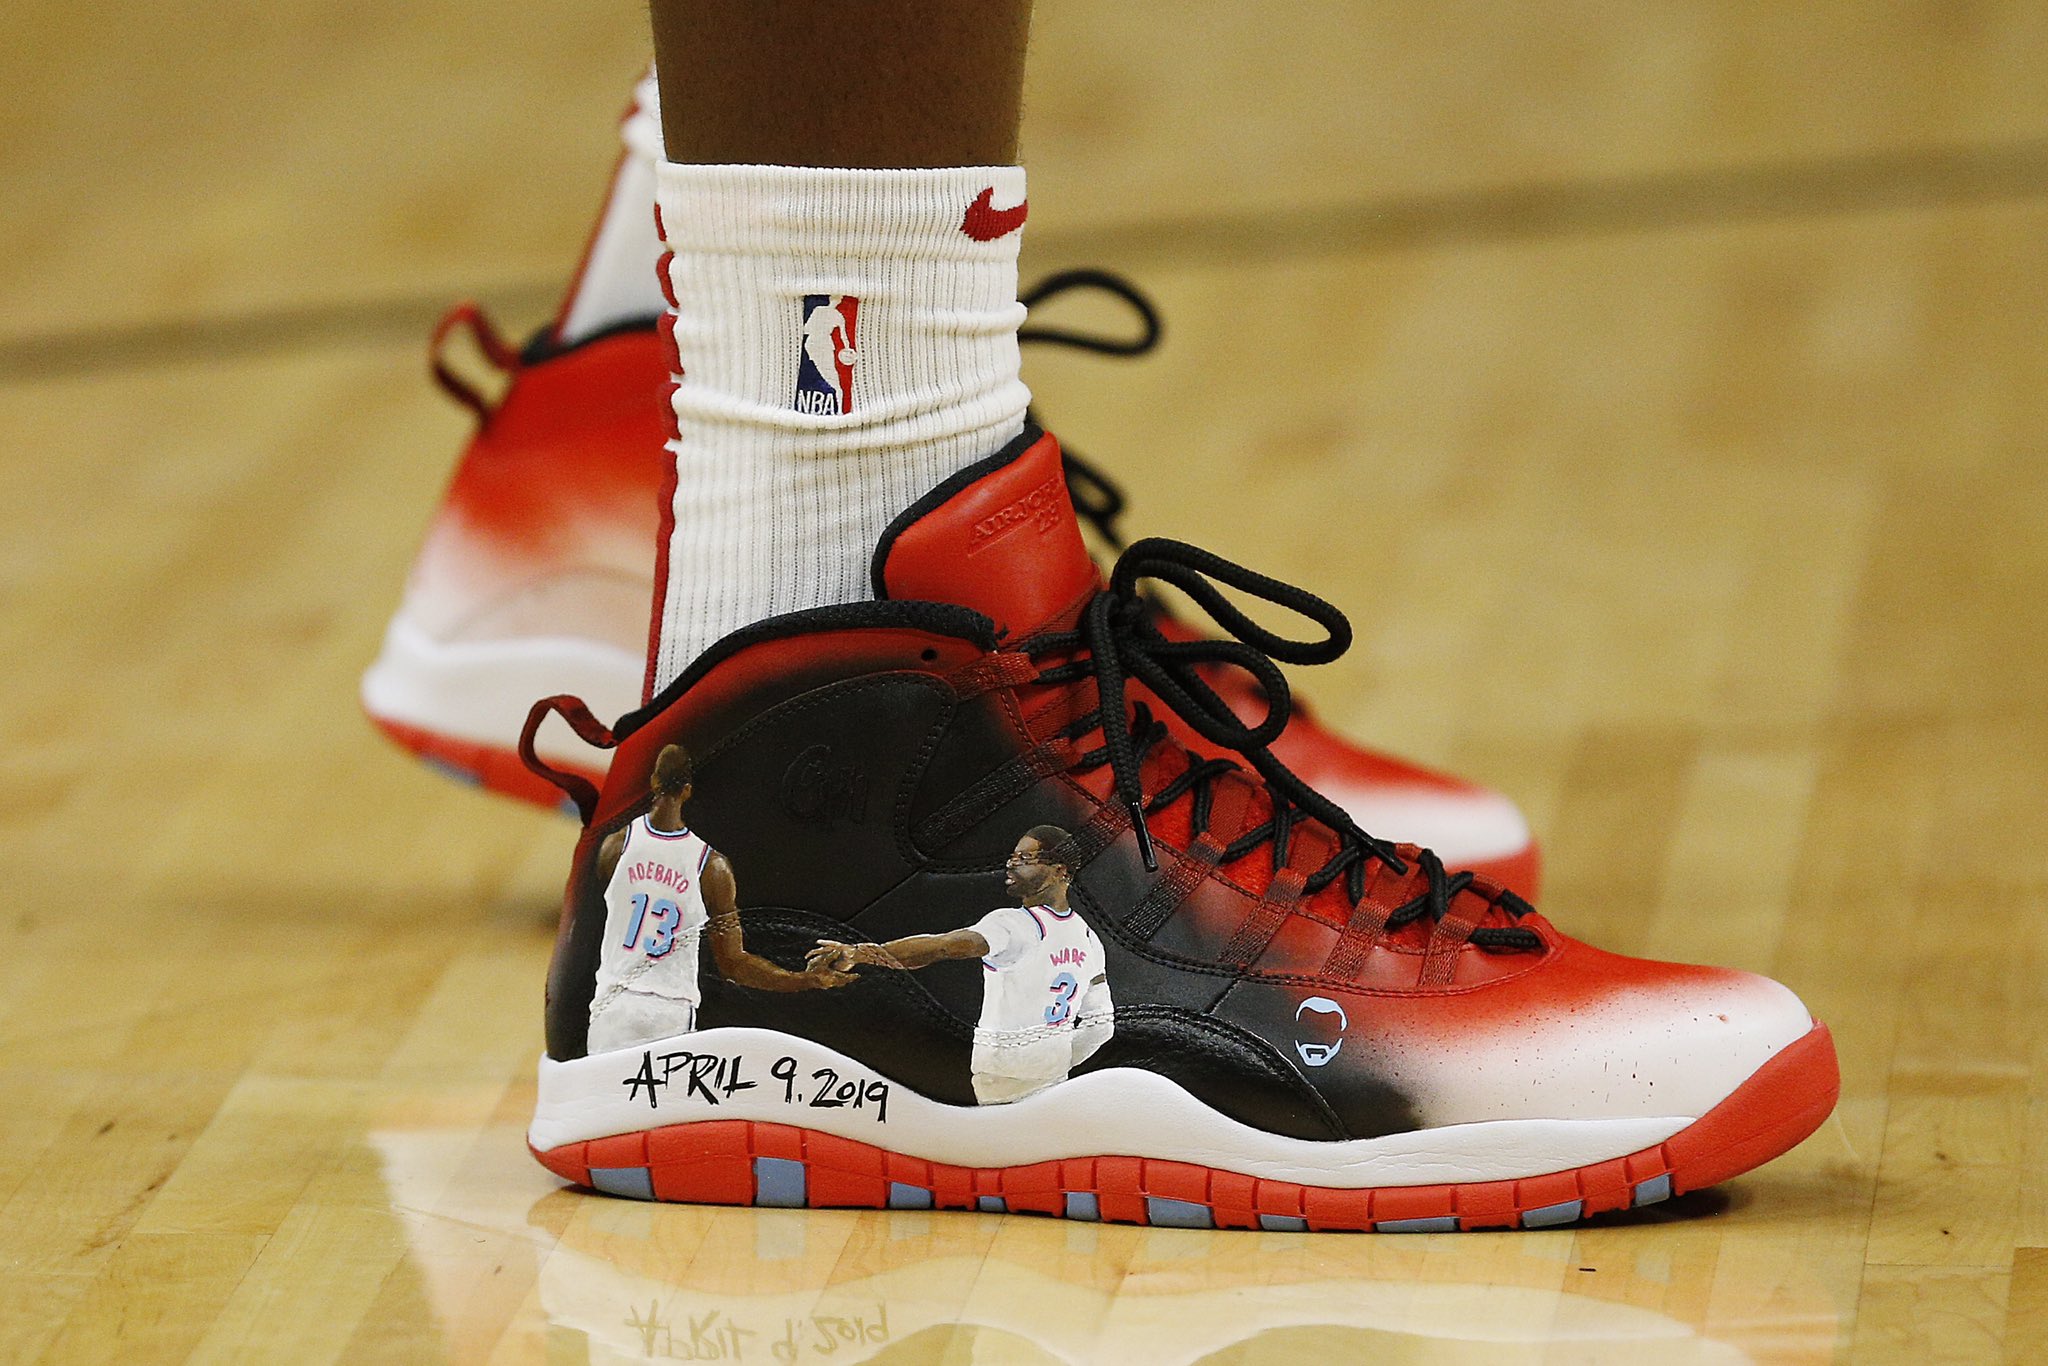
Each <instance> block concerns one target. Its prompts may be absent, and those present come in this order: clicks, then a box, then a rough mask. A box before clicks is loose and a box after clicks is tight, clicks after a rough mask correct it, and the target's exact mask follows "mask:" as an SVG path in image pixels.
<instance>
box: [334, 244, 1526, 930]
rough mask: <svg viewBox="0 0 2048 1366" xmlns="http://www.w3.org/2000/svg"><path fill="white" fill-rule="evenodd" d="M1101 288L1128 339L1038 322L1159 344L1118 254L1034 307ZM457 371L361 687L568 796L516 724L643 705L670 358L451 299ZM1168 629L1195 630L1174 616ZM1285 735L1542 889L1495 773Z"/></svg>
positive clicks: (444, 333) (452, 740) (448, 374)
mask: <svg viewBox="0 0 2048 1366" xmlns="http://www.w3.org/2000/svg"><path fill="white" fill-rule="evenodd" d="M1086 288H1095V289H1101V290H1105V291H1107V292H1109V293H1111V294H1114V295H1116V296H1118V297H1120V298H1122V299H1124V300H1125V301H1126V302H1127V303H1129V304H1130V306H1131V308H1132V309H1133V311H1134V313H1135V315H1136V316H1137V318H1138V319H1139V321H1140V324H1141V326H1140V328H1139V330H1138V331H1137V332H1136V334H1135V335H1134V336H1133V337H1132V338H1130V339H1118V338H1111V337H1105V336H1098V335H1095V334H1091V333H1085V332H1075V331H1070V330H1065V329H1060V328H1055V327H1051V326H1045V325H1041V324H1040V323H1039V322H1038V321H1037V320H1036V318H1034V322H1033V325H1032V326H1031V327H1028V328H1027V329H1026V330H1025V331H1024V333H1023V334H1022V339H1023V340H1024V341H1025V342H1027V343H1033V342H1049V343H1052V344H1055V345H1067V346H1075V347H1080V348H1083V349H1088V350H1094V351H1098V352H1103V353H1107V354H1112V355H1141V354H1143V353H1144V352H1146V351H1149V350H1150V349H1151V348H1152V347H1153V345H1154V344H1155V343H1156V341H1157V339H1158V336H1159V324H1158V315H1157V313H1156V312H1155V311H1154V310H1153V309H1152V306H1151V304H1150V303H1149V301H1147V300H1146V299H1145V298H1144V297H1143V296H1142V295H1141V294H1139V293H1138V292H1137V291H1136V290H1135V289H1133V288H1132V287H1131V286H1130V285H1128V284H1127V283H1125V282H1123V281H1122V280H1119V279H1117V278H1116V277H1115V276H1111V275H1107V274H1105V273H1103V272H1100V271H1092V270H1084V271H1068V272H1065V273H1063V274H1060V275H1056V276H1053V277H1051V278H1050V279H1048V280H1046V281H1044V282H1043V283H1041V284H1040V285H1039V286H1037V287H1036V288H1035V289H1033V290H1031V291H1029V292H1028V293H1027V294H1026V295H1025V302H1026V303H1027V304H1029V305H1032V306H1033V307H1034V308H1036V307H1037V306H1039V305H1042V304H1045V303H1048V302H1050V301H1051V300H1052V299H1054V298H1056V297H1057V296H1059V295H1061V294H1063V293H1066V292H1068V291H1070V290H1074V289H1086ZM465 330H466V331H467V332H469V333H470V334H471V335H472V336H473V337H474V339H475V342H476V345H477V349H478V350H479V351H480V352H481V353H482V354H483V356H484V358H485V359H486V360H487V361H488V362H490V363H491V364H492V365H494V366H495V367H497V368H498V369H499V370H501V371H502V372H503V373H504V375H505V376H506V379H507V384H506V388H505V393H504V396H503V398H502V400H500V401H498V402H495V403H494V402H492V401H490V400H488V399H486V398H485V397H484V396H483V395H482V394H481V393H480V392H479V391H478V389H477V388H476V387H475V386H473V385H471V384H470V383H468V382H467V381H465V380H463V379H461V378H460V377H459V376H458V375H457V374H456V373H455V372H454V370H453V369H452V368H451V366H450V365H449V364H448V363H447V361H446V360H445V359H444V357H443V355H442V350H443V347H444V345H445V344H447V343H448V342H449V341H450V340H451V339H452V338H453V337H454V336H455V335H457V334H458V333H459V332H461V331H465ZM432 361H433V368H434V374H435V376H436V378H437V379H438V380H439V382H440V383H441V385H442V387H443V388H445V389H447V390H448V392H449V393H450V394H451V395H453V396H454V397H455V398H457V399H458V400H460V401H461V402H463V403H464V404H465V405H467V406H469V407H470V408H472V409H473V410H475V412H476V413H477V415H478V427H477V431H476V435H475V437H474V438H473V439H472V440H471V441H470V444H469V447H468V449H467V450H466V451H465V452H464V453H463V457H462V460H461V463H460V464H459V465H458V466H457V467H456V471H455V475H454V478H453V480H452V481H451V483H450V485H449V488H448V493H447V495H446V497H445V498H444V499H443V501H442V504H441V507H440V508H439V509H438V511H437V512H436V513H435V516H434V519H433V522H432V524H431V525H430V526H429V528H428V531H427V535H426V539H425V542H424V544H422V546H421V547H420V552H419V555H418V556H417V557H416V559H415V561H414V563H413V566H412V572H411V574H410V575H409V576H408V579H407V582H406V585H405V592H404V597H403V599H402V601H401V602H400V604H399V607H398V610H397V612H396V613H395V614H394V615H393V616H392V618H391V623H390V625H389V627H388V628H387V629H386V631H385V637H384V645H383V649H382V651H381V652H380V653H379V655H378V657H377V660H376V662H375V663H373V664H372V665H371V666H370V668H369V670H368V672H366V673H365V674H364V675H363V687H362V697H363V707H364V709H365V710H366V711H367V712H368V713H369V715H370V717H371V719H372V720H373V721H375V722H376V724H377V726H378V727H379V728H380V729H382V730H383V731H384V732H385V733H386V734H387V735H389V736H390V737H391V738H392V739H393V740H395V741H396V742H398V743H399V744H400V745H402V746H404V747H405V748H406V749H408V750H411V751H412V752H413V753H415V754H417V755H418V756H420V757H421V758H422V759H424V760H426V761H427V762H429V763H431V764H433V765H435V766H436V767H438V768H440V769H442V770H443V771H445V772H448V773H450V774H452V775H454V776H456V777H458V778H462V779H466V780H468V781H471V782H476V783H479V784H481V785H482V786H484V787H486V788H489V789H491V790H493V791H497V792H502V793H505V794H507V795H510V796H514V797H519V798H523V799H526V800H530V801H536V802H540V803H542V804H545V805H553V804H554V803H556V802H557V801H558V800H559V799H560V795H561V794H560V793H558V792H556V791H555V789H554V788H553V787H551V786H548V785H547V784H545V783H541V782H538V781H537V780H535V778H534V777H533V775H531V774H530V773H528V772H527V771H526V769H525V768H524V766H522V765H521V764H520V763H519V760H518V756H517V754H516V753H515V749H516V746H517V743H518V736H519V727H520V724H521V722H523V721H524V720H525V718H526V711H527V708H528V707H529V706H531V705H532V703H533V700H534V699H535V698H536V697H546V696H549V695H551V694H554V693H574V694H576V695H578V696H580V697H583V698H584V699H585V700H586V701H587V702H588V703H589V704H590V705H591V707H592V708H593V709H594V710H595V711H596V712H597V713H598V714H599V715H603V716H616V715H619V714H621V713H623V712H625V711H626V710H628V709H629V708H631V707H634V706H637V705H638V704H639V702H640V701H641V698H642V693H641V684H642V680H643V677H644V675H645V671H646V662H645V661H646V655H647V622H648V615H649V610H648V609H649V603H650V602H651V600H652V598H653V591H654V589H653V580H652V577H651V571H652V566H653V563H654V556H653V550H652V547H653V546H654V543H655V539H656V536H657V534H658V532H657V524H658V522H659V513H660V506H661V501H662V499H663V498H664V497H665V496H667V494H666V492H665V490H664V487H663V484H664V480H665V479H666V477H667V474H668V472H669V470H670V462H671V459H672V457H671V456H669V454H668V453H667V451H666V450H665V449H664V443H665V442H666V441H667V439H668V435H669V433H668V430H667V416H666V410H665V408H664V405H663V404H662V402H661V398H660V396H661V395H662V394H663V393H665V392H666V390H667V386H668V382H669V375H668V360H667V358H666V352H665V349H664V347H663V345H662V343H661V340H660V337H659V334H658V332H657V330H656V327H655V321H654V320H653V319H648V320H647V321H646V322H644V323H641V324H635V325H630V326H626V327H622V328H620V329H617V330H615V331H612V332H608V333H606V334H604V335H601V336H599V337H596V338H594V339H592V340H589V341H585V342H582V343H580V344H578V345H575V346H571V347H566V348H564V347H561V346H559V345H557V344H556V343H555V342H554V341H553V340H552V334H551V333H547V332H544V333H542V334H541V336H540V337H539V338H537V339H536V340H535V341H534V342H533V343H532V344H531V345H529V346H528V347H527V348H526V350H525V351H524V352H523V353H522V352H517V351H515V350H514V349H513V348H512V347H511V346H509V345H508V344H506V343H505V342H504V341H503V340H502V339H500V338H499V336H498V334H497V333H496V331H495V330H494V329H493V328H492V327H491V325H490V323H489V322H488V320H487V319H485V318H484V317H483V316H482V314H481V313H479V312H478V311H477V310H476V309H475V308H474V307H473V306H469V305H464V306H461V307H458V308H457V309H455V310H454V311H452V312H451V313H450V314H449V315H448V316H447V317H446V318H444V319H443V320H442V323H441V325H440V327H439V328H438V329H437V330H436V332H435V334H434V340H433V347H432ZM1065 474H1066V477H1067V481H1068V483H1069V486H1070V488H1071V489H1072V492H1073V499H1074V502H1075V503H1076V505H1077V506H1078V507H1079V508H1080V510H1081V512H1082V515H1083V516H1085V517H1087V518H1088V520H1089V521H1090V522H1091V523H1092V524H1093V525H1094V526H1095V528H1096V529H1097V530H1098V531H1099V532H1100V533H1101V535H1102V536H1103V538H1104V540H1105V542H1106V543H1108V544H1110V545H1112V546H1114V547H1116V548H1118V549H1121V542H1120V539H1119V533H1118V528H1117V515H1118V513H1119V512H1120V511H1121V509H1122V507H1123V495H1122V493H1121V492H1120V491H1119V490H1117V489H1116V488H1115V486H1114V485H1112V484H1111V483H1110V482H1109V481H1108V480H1107V479H1106V478H1105V476H1103V475H1102V474H1101V473H1100V472H1099V471H1098V470H1096V469H1095V468H1094V467H1092V466H1091V465H1088V464H1087V463H1086V462H1084V461H1081V460H1080V459H1079V458H1078V457H1074V456H1072V455H1071V453H1070V454H1069V456H1068V458H1067V462H1066V466H1065ZM1160 626H1161V629H1162V630H1164V631H1166V632H1167V633H1168V634H1178V635H1187V634H1189V633H1188V632H1187V631H1186V628H1184V627H1181V626H1180V625H1178V624H1177V623H1175V622H1173V621H1172V620H1171V619H1170V618H1165V617H1164V616H1162V618H1161V621H1160ZM1204 674H1205V677H1206V678H1208V680H1209V681H1210V682H1211V683H1212V684H1213V685H1214V686H1215V687H1216V689H1217V691H1218V693H1219V694H1220V695H1221V696H1223V697H1224V698H1225V699H1227V700H1228V701H1229V702H1230V704H1231V705H1232V707H1233V708H1235V709H1237V710H1239V711H1240V712H1243V713H1244V714H1247V715H1256V714H1258V713H1259V712H1261V711H1262V710H1263V709H1264V701H1263V699H1262V698H1261V697H1260V696H1259V694H1258V687H1257V684H1256V682H1255V681H1254V680H1252V679H1251V678H1249V677H1247V676H1244V675H1242V674H1240V673H1238V672H1236V671H1234V670H1227V669H1205V670H1204ZM543 743H544V744H545V745H549V746H552V748H548V749H546V750H545V754H546V757H547V758H548V760H549V762H551V763H553V764H555V765H558V766H560V767H563V768H567V769H570V770H573V771H576V772H579V773H580V774H581V775H582V776H583V777H585V778H586V779H587V780H589V781H591V782H601V781H602V780H603V777H604V770H603V767H602V762H601V760H600V759H598V758H597V756H593V755H592V754H591V753H590V752H589V751H588V750H587V749H583V748H581V747H578V746H574V745H564V744H559V743H557V742H556V741H555V740H554V739H553V738H552V737H549V738H547V739H545V740H544V742H543ZM1273 748H1274V752H1275V753H1276V754H1277V755H1279V756H1280V758H1281V759H1282V761H1283V762H1285V763H1286V764H1287V765H1288V767H1290V768H1292V769H1293V770H1294V771H1295V772H1296V773H1298V774H1300V775H1301V776H1302V777H1303V778H1304V779H1305V780H1307V781H1308V782H1309V784H1310V785H1311V786H1313V787H1315V788H1316V789H1317V790H1319V791H1321V792H1322V793H1323V794H1324V795H1326V796H1328V797H1330V798H1331V799H1332V800H1334V801H1335V802H1336V803H1337V804H1338V805H1339V806H1342V807H1344V808H1345V810H1346V811H1348V812H1349V813H1350V814H1351V817H1352V819H1353V820H1355V821H1356V822H1357V823H1358V824H1360V825H1361V826H1363V827H1364V828H1366V829H1368V830H1373V831H1376V832H1379V833H1381V834H1384V835H1386V836H1388V837H1389V838H1394V839H1399V840H1402V841H1406V842H1410V843H1414V844H1421V845H1426V846H1428V847H1430V848H1432V849H1435V850H1437V851H1438V853H1439V854H1440V855H1442V857H1443V859H1444V861H1445V863H1446V864H1448V865H1450V866H1452V867H1456V868H1470V869H1473V870H1475V871H1477V872H1479V873H1481V874H1483V875H1485V876H1487V877H1489V878H1491V879H1493V880H1495V881H1498V882H1500V883H1502V884H1503V885H1505V886H1507V887H1510V888H1513V889H1514V890H1515V891H1517V892H1520V893H1521V894H1523V895H1524V896H1533V895H1535V893H1536V889H1537V882H1538V878H1539V876H1540V863H1539V857H1540V856H1539V853H1538V849H1537V845H1536V843H1535V841H1534V840H1533V839H1532V838H1531V837H1530V833H1529V825H1528V822H1527V821H1525V820H1524V819H1523V817H1522V813H1521V812H1520V811H1519V810H1518V809H1517V808H1516V806H1515V804H1514V803H1513V802H1511V801H1509V800H1508V799H1507V798H1506V797H1504V796H1502V795H1501V794H1500V793H1498V792H1494V791H1492V790H1489V789H1488V788H1486V787H1483V786H1481V785H1479V784H1477V783H1472V782H1467V781H1465V780H1463V779H1460V778H1456V777H1452V776H1450V775H1447V774H1442V773H1436V772H1432V771H1430V770H1428V769H1425V768H1422V767H1420V766H1417V765H1415V764H1410V763H1407V762H1405V761H1403V760H1401V759H1397V758H1394V757H1393V756H1391V755H1386V754H1381V753H1376V752H1374V751H1372V750H1369V749H1366V748H1363V747H1362V746H1359V745H1355V744H1353V743H1351V742H1350V741H1348V740H1345V739H1343V738H1342V737H1341V736H1338V735H1336V734H1335V733H1334V732H1332V731H1329V730H1326V729H1324V728H1323V727H1322V726H1320V725H1318V724H1317V723H1316V721H1315V720H1314V718H1313V717H1312V716H1311V715H1310V714H1308V713H1307V711H1306V710H1305V709H1304V708H1303V707H1302V706H1301V704H1300V703H1299V702H1298V701H1297V702H1296V703H1295V706H1294V719H1293V723H1292V724H1291V725H1289V726H1288V727H1287V729H1286V731H1285V732H1284V733H1283V734H1282V735H1281V736H1280V737H1279V739H1278V740H1276V741H1275V742H1274V746H1273Z"/></svg>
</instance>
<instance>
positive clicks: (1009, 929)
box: [805, 825, 1115, 1105]
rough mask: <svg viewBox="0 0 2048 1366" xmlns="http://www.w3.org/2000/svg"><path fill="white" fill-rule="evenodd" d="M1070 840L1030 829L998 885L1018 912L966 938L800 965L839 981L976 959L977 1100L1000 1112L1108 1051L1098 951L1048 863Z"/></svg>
mask: <svg viewBox="0 0 2048 1366" xmlns="http://www.w3.org/2000/svg"><path fill="white" fill-rule="evenodd" d="M1067 838H1068V836H1067V832H1066V831H1064V830H1062V829H1060V828H1059V827H1058V826H1056V825H1035V826H1033V827H1032V828H1031V829H1030V830H1028V831H1026V832H1025V834H1024V836H1023V838H1021V839H1019V840H1018V841H1017V848H1016V851H1015V852H1014V853H1012V854H1011V855H1010V858H1009V862H1008V864H1007V865H1006V867H1005V872H1004V878H1005V881H1006V882H1007V883H1008V884H1009V888H1010V890H1011V891H1012V892H1015V893H1016V894H1017V897H1018V899H1019V900H1020V901H1021V902H1022V903H1023V904H1022V905H1021V906H1002V907H998V908H997V909H995V910H993V911H990V912H989V913H988V914H987V915H985V916H983V917H982V918H981V919H980V920H978V921H976V922H975V923H974V924H973V925H971V926H969V927H967V928H966V929H962V930H953V931H950V932H948V933H946V934H914V935H910V936H909V937H907V938H904V939H896V940H892V941H890V942H889V943H887V944H841V943H838V942H836V941H833V940H830V939H822V940H819V941H818V947H817V948H815V949H812V950H811V952H810V954H809V955H808V956H807V957H806V959H805V962H806V964H807V965H809V966H810V967H811V968H813V969H816V968H827V969H832V970H837V971H841V972H843V971H847V970H849V969H851V968H853V967H854V966H855V965H857V964H870V965H873V966H875V967H884V968H903V969H906V970H914V969H917V968H921V967H926V966H928V965H930V964H932V963H938V962H943V961H945V960H947V959H951V958H979V959H980V960H981V965H982V976H981V1020H980V1022H979V1023H978V1024H977V1025H976V1026H975V1029H974V1052H973V1058H972V1063H971V1066H972V1067H973V1070H974V1098H975V1099H976V1100H977V1101H979V1102H980V1103H981V1104H983V1105H1000V1104H1004V1103H1007V1102H1009V1101H1013V1100H1021V1099H1023V1098H1024V1097H1025V1096H1028V1095H1030V1094H1031V1093H1032V1092H1034V1091H1041V1090H1044V1089H1045V1088H1046V1087H1048V1086H1050V1085H1052V1084H1053V1083H1054V1082H1056V1081H1064V1080H1066V1078H1067V1075H1068V1074H1069V1073H1070V1072H1072V1071H1073V1070H1074V1068H1076V1067H1078V1066H1079V1065H1080V1064H1081V1063H1082V1062H1084V1061H1085V1060H1086V1059H1087V1058H1088V1057H1089V1056H1090V1055H1091V1054H1093V1053H1094V1052H1095V1050H1096V1049H1098V1048H1100V1047H1102V1045H1103V1044H1104V1043H1105V1042H1107V1041H1108V1039H1109V1036H1110V1034H1111V1032H1112V1015H1113V1014H1114V1009H1115V1007H1114V1004H1113V1003H1112V1002H1111V1000H1110V996H1109V977H1108V974H1107V972H1106V970H1105V968H1106V962H1105V956H1104V954H1103V951H1102V941H1101V940H1100V939H1098V938H1096V935H1095V931H1094V930H1092V929H1090V928H1089V927H1088V922H1087V921H1085V920H1083V919H1082V918H1081V917H1080V915H1079V914H1077V913H1076V912H1074V911H1073V910H1070V909H1069V908H1068V906H1067V891H1068V887H1069V884H1070V883H1071V881H1072V878H1073V874H1072V871H1071V870H1070V869H1068V868H1067V866H1066V865H1065V864H1063V863H1061V862H1059V861H1058V860H1057V858H1055V857H1054V851H1056V850H1057V849H1058V848H1059V847H1060V846H1061V845H1062V844H1063V843H1065V842H1066V840H1067Z"/></svg>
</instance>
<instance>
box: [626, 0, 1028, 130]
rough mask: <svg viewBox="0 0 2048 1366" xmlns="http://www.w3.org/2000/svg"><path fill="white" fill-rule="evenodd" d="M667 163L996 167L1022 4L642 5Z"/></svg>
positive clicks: (770, 1)
mask: <svg viewBox="0 0 2048 1366" xmlns="http://www.w3.org/2000/svg"><path fill="white" fill-rule="evenodd" d="M652 8H653V15H654V57H655V67H656V70H657V71H658V73H659V75H660V80H661V122H662V135H663V138H664V141H665V142H666V144H667V149H668V159H669V160H670V161H674V162H681V163H696V164H701V165H742V164H752V165H770V166H843V167H874V168H890V167H902V168H909V167H935V166H1007V165H1011V164H1013V163H1015V161H1016V160H1017V124H1018V118H1019V115H1020V113H1021V110H1022V104H1023V90H1024V46H1025V39H1026V35H1027V34H1028V32H1029V29H1030V21H1031V0H653V6H652Z"/></svg>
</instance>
